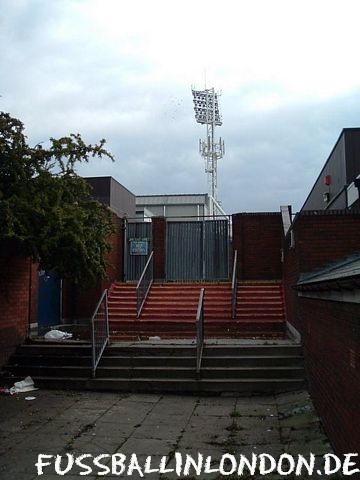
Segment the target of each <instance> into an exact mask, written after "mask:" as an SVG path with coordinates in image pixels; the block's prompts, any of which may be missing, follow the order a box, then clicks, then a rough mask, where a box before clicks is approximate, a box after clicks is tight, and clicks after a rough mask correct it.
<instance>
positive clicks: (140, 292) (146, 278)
mask: <svg viewBox="0 0 360 480" xmlns="http://www.w3.org/2000/svg"><path fill="white" fill-rule="evenodd" d="M153 258H154V250H153V251H152V252H151V253H150V256H149V258H148V260H147V262H146V264H145V267H144V270H143V271H142V274H141V276H140V279H139V281H138V283H137V285H136V316H137V318H139V317H140V314H141V310H142V308H143V306H144V304H145V300H146V297H147V295H148V293H149V290H150V287H151V285H152V283H153V279H154V262H153Z"/></svg>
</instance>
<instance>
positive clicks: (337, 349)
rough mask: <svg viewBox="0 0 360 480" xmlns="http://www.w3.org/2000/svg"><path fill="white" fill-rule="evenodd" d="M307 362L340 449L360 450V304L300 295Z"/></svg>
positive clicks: (320, 409)
mask: <svg viewBox="0 0 360 480" xmlns="http://www.w3.org/2000/svg"><path fill="white" fill-rule="evenodd" d="M298 309H299V316H300V317H301V320H302V324H303V327H304V328H303V343H304V356H305V365H306V371H307V376H308V381H309V388H310V392H311V394H312V397H313V400H314V403H315V406H316V408H317V411H318V412H319V414H320V415H321V418H322V420H323V423H324V427H325V430H326V432H327V434H328V435H329V438H330V440H331V443H332V445H333V447H334V448H335V450H336V452H337V453H338V454H341V453H349V452H351V453H358V454H359V455H360V429H359V424H360V409H359V405H360V304H351V303H340V302H332V301H324V300H315V299H308V298H303V297H302V298H299V302H298Z"/></svg>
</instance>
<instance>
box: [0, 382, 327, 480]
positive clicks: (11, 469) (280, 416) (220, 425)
mask: <svg viewBox="0 0 360 480" xmlns="http://www.w3.org/2000/svg"><path fill="white" fill-rule="evenodd" d="M28 396H34V397H36V398H35V399H34V400H25V398H26V397H28ZM331 451H332V450H331V447H330V445H329V443H328V441H327V438H326V436H325V434H324V432H323V430H322V427H321V425H320V422H319V419H318V417H317V415H316V413H315V411H314V409H313V406H312V403H311V400H310V398H309V395H308V393H307V392H306V391H300V392H295V393H288V394H279V395H275V396H274V395H268V396H257V397H243V396H239V397H225V396H224V397H221V396H220V397H192V396H176V395H140V394H129V395H126V394H116V393H96V392H75V391H51V390H39V391H35V392H30V393H28V394H18V395H14V396H5V395H3V396H1V397H0V479H11V480H33V479H37V478H42V479H49V480H50V479H59V478H61V476H59V475H58V474H56V473H55V470H54V464H53V463H52V464H51V465H50V466H48V467H44V474H43V475H42V476H38V475H37V469H36V466H35V463H36V462H37V459H38V455H39V454H50V455H51V454H52V455H63V456H64V459H65V460H67V459H66V456H65V455H66V453H69V454H72V455H74V457H78V456H79V455H81V454H91V455H93V456H97V455H100V454H109V455H112V454H114V453H120V452H121V453H123V454H125V455H127V456H128V457H130V455H131V454H132V453H136V455H137V459H138V462H139V464H140V465H142V466H143V465H144V462H145V459H146V457H147V456H149V455H151V456H152V461H151V468H158V465H159V462H160V460H161V457H162V456H167V459H166V469H168V470H169V469H171V468H172V467H175V458H174V452H181V453H183V454H184V456H185V454H186V453H189V454H192V455H193V456H194V457H195V458H197V453H198V452H201V453H202V454H203V455H204V456H211V457H212V460H213V464H214V465H215V464H216V462H218V461H219V460H220V458H221V456H222V455H223V454H224V453H229V454H234V455H235V456H239V455H240V454H244V455H247V456H248V457H249V458H251V453H256V454H260V453H268V454H271V455H273V456H274V457H275V458H277V457H279V455H280V454H281V453H284V452H288V453H291V454H292V455H297V454H299V453H300V454H304V455H309V453H310V452H312V453H315V454H316V455H317V456H318V458H319V461H320V459H321V456H322V455H323V454H325V453H330V452H331ZM107 461H109V458H105V460H104V462H103V463H106V462H107ZM84 463H88V464H89V465H91V468H92V473H91V474H89V475H86V476H83V475H82V476H80V475H79V473H80V472H84V469H81V468H80V467H79V466H76V465H74V467H73V468H72V469H71V470H70V471H69V473H68V474H66V475H65V477H66V478H67V479H69V480H72V479H75V478H88V479H91V480H94V479H95V478H141V477H140V475H139V473H137V472H136V471H135V473H134V474H133V475H132V476H125V475H122V476H117V475H111V473H109V474H107V475H105V476H101V475H98V473H100V472H101V471H102V470H101V469H99V468H97V467H95V466H94V465H92V464H91V462H90V461H89V459H87V460H84ZM61 466H62V468H65V466H66V461H65V462H64V463H62V464H61ZM164 467H165V464H164ZM193 477H194V478H200V477H195V475H194V470H192V471H191V472H190V476H189V477H187V478H188V479H189V478H193ZM143 478H145V479H149V480H153V479H159V478H162V479H164V480H165V479H166V478H167V479H172V478H179V477H177V475H176V472H167V473H164V474H163V475H160V474H159V473H149V474H146V475H145V476H144V477H143ZM201 478H209V479H210V478H222V477H221V476H220V475H219V473H216V472H215V473H211V474H207V475H206V474H203V475H201ZM223 478H237V477H229V476H227V477H223ZM243 478H244V477H243ZM252 478H254V477H252ZM262 478H279V476H276V477H274V476H270V475H269V476H266V477H262ZM284 478H290V477H289V476H287V477H284ZM297 478H298V477H297ZM311 478H315V477H311ZM323 478H324V477H323ZM327 478H329V477H327Z"/></svg>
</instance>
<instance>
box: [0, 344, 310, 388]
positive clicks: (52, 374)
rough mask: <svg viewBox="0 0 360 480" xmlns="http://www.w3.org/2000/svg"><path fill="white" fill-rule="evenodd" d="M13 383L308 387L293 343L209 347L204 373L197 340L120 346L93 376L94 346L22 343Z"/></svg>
mask: <svg viewBox="0 0 360 480" xmlns="http://www.w3.org/2000/svg"><path fill="white" fill-rule="evenodd" d="M7 372H8V377H7V378H8V381H9V385H11V384H12V383H13V382H14V381H16V380H18V379H21V378H24V377H25V376H27V375H30V376H31V377H32V378H33V379H34V382H35V385H36V386H37V387H40V388H61V389H64V388H74V389H91V390H113V391H122V392H173V393H192V394H220V393H222V392H247V393H250V392H251V393H257V392H279V391H290V390H296V389H299V388H302V387H303V386H304V368H303V359H302V355H301V347H300V346H299V345H296V344H294V343H292V342H290V341H276V342H273V343H272V344H267V342H264V341H256V342H255V341H253V342H252V343H249V342H248V341H226V343H218V342H216V343H211V342H209V343H208V344H206V345H205V347H204V351H203V360H202V368H201V372H200V375H197V373H196V347H195V345H193V344H192V343H191V342H188V343H186V344H184V343H179V342H176V343H171V342H170V341H168V342H156V343H149V342H136V343H133V344H131V343H128V342H124V343H114V344H111V345H110V346H109V347H107V348H106V350H105V352H104V355H103V357H102V359H101V361H100V364H99V366H98V369H97V374H96V378H95V379H93V378H91V347H90V345H89V344H85V343H78V344H76V342H73V343H69V344H49V343H48V342H43V341H42V342H33V343H30V344H25V345H22V346H21V347H19V348H18V350H17V352H16V354H15V355H13V356H12V358H11V359H10V362H9V364H8V365H7Z"/></svg>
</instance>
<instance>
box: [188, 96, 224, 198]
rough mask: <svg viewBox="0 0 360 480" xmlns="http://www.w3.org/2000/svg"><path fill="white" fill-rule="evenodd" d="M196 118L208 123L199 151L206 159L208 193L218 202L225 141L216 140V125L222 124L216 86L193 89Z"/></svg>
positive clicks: (200, 121) (198, 120)
mask: <svg viewBox="0 0 360 480" xmlns="http://www.w3.org/2000/svg"><path fill="white" fill-rule="evenodd" d="M192 94H193V101H194V110H195V119H196V121H197V123H201V124H202V125H206V140H200V141H199V151H200V154H201V156H202V157H203V158H204V160H205V172H206V173H207V180H208V193H209V195H210V196H211V197H212V199H213V200H214V201H215V202H216V203H218V197H217V161H218V160H219V159H220V158H222V157H223V156H224V154H225V144H224V141H223V140H222V139H221V137H220V138H219V141H218V142H217V143H216V142H215V127H216V126H221V125H222V119H221V116H220V111H219V102H218V97H219V96H220V94H219V93H216V92H215V90H214V88H210V89H205V90H194V89H192Z"/></svg>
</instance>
